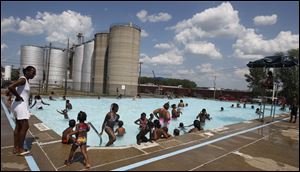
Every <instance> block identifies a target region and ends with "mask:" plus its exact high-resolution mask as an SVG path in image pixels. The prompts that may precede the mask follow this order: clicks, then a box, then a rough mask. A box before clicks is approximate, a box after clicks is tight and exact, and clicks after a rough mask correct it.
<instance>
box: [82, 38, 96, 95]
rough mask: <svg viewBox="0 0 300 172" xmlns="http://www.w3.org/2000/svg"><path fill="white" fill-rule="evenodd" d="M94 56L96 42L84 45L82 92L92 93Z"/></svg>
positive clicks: (92, 41)
mask: <svg viewBox="0 0 300 172" xmlns="http://www.w3.org/2000/svg"><path fill="white" fill-rule="evenodd" d="M93 55H94V40H91V41H89V42H86V43H84V50H83V62H82V72H81V90H82V91H87V92H89V91H91V76H92V75H91V72H92V58H93Z"/></svg>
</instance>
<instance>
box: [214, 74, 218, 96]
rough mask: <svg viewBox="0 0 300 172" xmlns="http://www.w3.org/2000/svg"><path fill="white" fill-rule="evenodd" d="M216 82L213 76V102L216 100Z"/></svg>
mask: <svg viewBox="0 0 300 172" xmlns="http://www.w3.org/2000/svg"><path fill="white" fill-rule="evenodd" d="M216 80H217V76H216V75H215V80H214V100H215V99H216Z"/></svg>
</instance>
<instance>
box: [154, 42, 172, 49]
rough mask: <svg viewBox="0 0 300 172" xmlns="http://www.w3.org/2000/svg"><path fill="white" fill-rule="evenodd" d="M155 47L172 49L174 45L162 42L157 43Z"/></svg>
mask: <svg viewBox="0 0 300 172" xmlns="http://www.w3.org/2000/svg"><path fill="white" fill-rule="evenodd" d="M154 48H158V49H170V48H172V46H171V45H170V44H168V43H160V44H155V45H154Z"/></svg>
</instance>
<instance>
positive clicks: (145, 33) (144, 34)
mask: <svg viewBox="0 0 300 172" xmlns="http://www.w3.org/2000/svg"><path fill="white" fill-rule="evenodd" d="M141 36H142V37H148V36H149V34H148V33H147V32H146V31H145V30H143V29H142V32H141Z"/></svg>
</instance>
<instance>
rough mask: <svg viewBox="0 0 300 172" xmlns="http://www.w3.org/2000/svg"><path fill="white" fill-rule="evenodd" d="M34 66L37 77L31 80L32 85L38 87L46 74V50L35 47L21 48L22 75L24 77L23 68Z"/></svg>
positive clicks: (26, 46) (25, 46)
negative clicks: (44, 73)
mask: <svg viewBox="0 0 300 172" xmlns="http://www.w3.org/2000/svg"><path fill="white" fill-rule="evenodd" d="M27 66H33V67H35V69H36V75H35V77H34V78H33V79H31V80H30V84H32V85H38V84H39V82H41V83H42V81H43V72H44V48H43V47H38V46H34V45H23V46H21V65H20V67H21V69H20V75H21V76H22V75H23V68H26V67H27Z"/></svg>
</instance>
